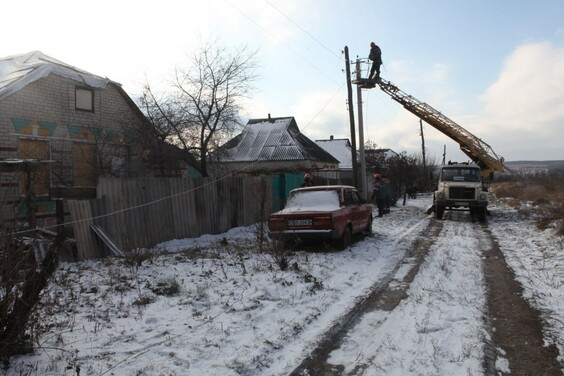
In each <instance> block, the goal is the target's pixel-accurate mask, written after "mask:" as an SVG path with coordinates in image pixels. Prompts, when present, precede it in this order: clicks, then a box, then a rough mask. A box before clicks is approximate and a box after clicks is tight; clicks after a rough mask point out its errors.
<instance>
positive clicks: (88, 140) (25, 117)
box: [0, 51, 148, 223]
mask: <svg viewBox="0 0 564 376" xmlns="http://www.w3.org/2000/svg"><path fill="white" fill-rule="evenodd" d="M146 126H148V122H147V119H146V118H145V117H144V116H143V114H142V113H141V111H140V110H139V108H138V107H137V106H136V105H135V103H134V102H133V100H132V99H131V98H130V97H129V96H128V95H127V93H126V92H125V91H124V90H123V89H122V87H121V85H120V84H119V83H117V82H115V81H112V80H110V79H108V78H102V77H99V76H96V75H93V74H91V73H88V72H85V71H83V70H80V69H78V68H75V67H73V66H70V65H68V64H65V63H63V62H61V61H58V60H56V59H53V58H51V57H49V56H46V55H44V54H42V53H41V52H39V51H33V52H30V53H27V54H23V55H16V56H10V57H7V58H3V59H0V134H1V137H0V180H1V184H0V202H1V204H0V205H1V208H2V213H1V214H2V223H4V222H5V221H6V220H10V218H13V217H14V213H16V214H17V216H20V217H21V216H24V217H25V216H26V215H27V214H26V213H28V212H29V210H28V208H29V207H33V210H32V211H33V212H35V214H36V215H37V218H41V217H51V216H53V214H54V211H55V202H54V201H52V197H51V195H50V193H52V192H53V188H62V190H63V191H64V190H65V189H66V190H69V189H73V188H74V190H75V193H76V192H79V191H80V190H82V191H88V189H90V192H92V190H93V189H94V187H95V186H96V183H97V179H98V178H99V177H100V176H115V177H124V176H132V175H134V174H136V173H139V171H142V168H140V167H139V166H140V165H141V164H142V163H140V162H139V160H141V159H142V158H137V156H139V155H140V154H142V152H143V148H142V147H139V146H137V147H135V146H134V145H133V144H132V143H131V140H132V135H133V134H134V131H135V130H138V129H141V128H143V127H146ZM60 191H61V189H59V192H60ZM94 192H95V190H94ZM30 196H31V197H33V200H32V204H29V202H28V204H27V205H26V204H25V199H24V198H26V197H27V198H28V199H29V197H30Z"/></svg>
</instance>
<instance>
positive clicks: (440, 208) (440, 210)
mask: <svg viewBox="0 0 564 376" xmlns="http://www.w3.org/2000/svg"><path fill="white" fill-rule="evenodd" d="M444 213H445V207H444V206H443V205H435V217H436V218H437V219H443V214H444Z"/></svg>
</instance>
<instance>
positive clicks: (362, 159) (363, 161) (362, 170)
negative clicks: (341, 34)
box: [353, 59, 368, 200]
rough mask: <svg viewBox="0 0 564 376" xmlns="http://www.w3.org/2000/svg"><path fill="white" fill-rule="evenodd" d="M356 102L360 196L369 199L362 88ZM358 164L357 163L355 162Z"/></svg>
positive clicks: (358, 73)
mask: <svg viewBox="0 0 564 376" xmlns="http://www.w3.org/2000/svg"><path fill="white" fill-rule="evenodd" d="M356 78H357V79H359V78H360V60H359V59H356ZM356 100H357V101H358V143H359V145H358V147H359V150H360V185H361V187H362V188H361V189H360V194H361V197H362V198H363V199H365V200H366V199H367V198H368V193H367V191H368V189H367V187H366V158H365V157H364V120H363V118H362V117H363V115H362V88H361V87H360V85H356ZM355 162H356V161H355ZM353 163H354V162H353Z"/></svg>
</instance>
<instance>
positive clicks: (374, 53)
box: [368, 42, 382, 81]
mask: <svg viewBox="0 0 564 376" xmlns="http://www.w3.org/2000/svg"><path fill="white" fill-rule="evenodd" d="M368 59H370V60H371V61H372V68H370V74H369V75H368V79H369V80H375V81H379V80H380V65H382V50H380V47H378V46H377V45H376V43H374V42H372V43H370V54H369V55H368ZM374 72H376V75H375V76H374ZM373 76H374V77H373Z"/></svg>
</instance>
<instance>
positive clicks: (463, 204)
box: [454, 202, 468, 206]
mask: <svg viewBox="0 0 564 376" xmlns="http://www.w3.org/2000/svg"><path fill="white" fill-rule="evenodd" d="M454 205H456V206H465V205H468V203H466V202H455V203H454Z"/></svg>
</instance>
